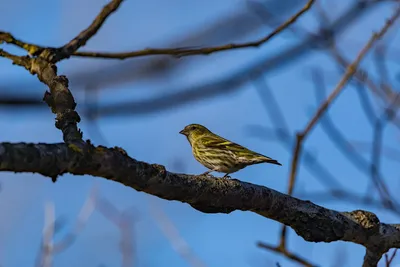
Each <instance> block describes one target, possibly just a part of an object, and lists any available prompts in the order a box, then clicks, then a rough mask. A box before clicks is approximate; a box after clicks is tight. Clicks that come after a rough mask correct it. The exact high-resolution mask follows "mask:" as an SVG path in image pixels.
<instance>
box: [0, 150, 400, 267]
mask: <svg viewBox="0 0 400 267" xmlns="http://www.w3.org/2000/svg"><path fill="white" fill-rule="evenodd" d="M86 146H87V148H86V151H88V153H85V154H83V153H81V152H79V151H75V150H74V149H73V148H71V147H69V146H68V145H66V144H63V143H59V144H30V143H13V144H12V143H0V171H14V172H30V173H40V174H42V175H44V176H49V177H54V176H57V175H62V174H64V173H71V174H75V175H84V174H88V175H92V176H98V177H103V178H106V179H109V180H113V181H116V182H119V183H121V184H123V185H125V186H128V187H131V188H133V189H136V190H137V191H144V192H146V193H149V194H152V195H155V196H158V197H160V198H163V199H167V200H177V201H181V202H184V203H188V204H189V205H191V206H192V207H193V208H195V209H197V210H199V211H201V212H204V213H230V212H232V211H235V210H241V211H252V212H254V213H257V214H259V215H261V216H263V217H266V218H269V219H272V220H275V221H278V222H280V223H282V224H285V225H287V226H290V227H291V228H292V229H293V230H294V231H295V232H296V233H297V234H298V235H299V236H301V237H303V238H304V240H306V241H309V242H333V241H338V240H342V241H347V242H353V243H356V244H360V245H363V246H364V247H366V248H367V250H368V253H367V256H368V257H367V256H366V259H371V262H372V263H371V264H372V265H371V264H370V265H365V266H374V265H373V264H374V263H373V259H375V258H376V257H373V255H380V256H382V255H383V254H384V253H385V252H386V251H388V250H389V249H390V248H399V247H400V225H391V224H385V223H381V222H380V221H379V219H378V218H377V216H376V215H375V214H373V213H371V212H368V211H363V210H355V211H352V212H338V211H334V210H330V209H326V208H324V207H321V206H318V205H316V204H313V203H312V202H310V201H304V200H300V199H297V198H294V197H292V196H289V195H286V194H282V193H280V192H278V191H275V190H273V189H270V188H267V187H263V186H259V185H255V184H251V183H246V182H241V181H239V180H236V179H233V180H224V179H213V178H210V177H207V176H195V175H187V174H177V173H172V172H168V171H167V170H166V169H165V167H164V166H161V165H157V164H148V163H145V162H141V161H137V160H135V159H132V158H130V157H129V156H128V155H127V154H126V152H124V151H121V149H118V148H106V147H102V146H98V147H94V146H92V145H91V144H90V143H86Z"/></svg>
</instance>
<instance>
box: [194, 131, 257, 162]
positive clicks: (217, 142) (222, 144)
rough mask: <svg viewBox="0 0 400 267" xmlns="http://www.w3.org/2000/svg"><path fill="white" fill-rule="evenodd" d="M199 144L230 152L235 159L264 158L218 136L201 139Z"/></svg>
mask: <svg viewBox="0 0 400 267" xmlns="http://www.w3.org/2000/svg"><path fill="white" fill-rule="evenodd" d="M201 143H202V144H203V145H204V146H205V147H207V148H216V149H218V148H219V149H224V150H226V151H230V152H232V153H233V154H234V155H235V156H236V157H245V158H247V157H255V156H261V157H265V156H263V155H261V154H258V153H256V152H254V151H251V150H250V149H247V148H245V147H243V146H241V145H239V144H236V143H234V142H232V141H229V140H227V139H225V138H222V137H220V136H217V135H215V136H204V137H202V138H201Z"/></svg>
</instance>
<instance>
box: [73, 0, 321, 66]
mask: <svg viewBox="0 0 400 267" xmlns="http://www.w3.org/2000/svg"><path fill="white" fill-rule="evenodd" d="M314 2H315V0H309V1H308V2H307V3H306V5H305V6H304V7H303V8H302V9H301V10H300V11H298V12H297V13H296V14H295V15H293V16H292V17H291V18H289V19H288V20H287V21H285V22H284V23H283V24H281V25H280V26H279V27H277V28H276V29H275V30H274V31H273V32H271V33H270V34H268V35H267V36H265V37H263V38H261V39H259V40H257V41H253V42H247V43H239V44H226V45H221V46H213V47H204V48H195V49H191V48H189V49H186V48H171V49H168V48H160V49H153V48H148V49H144V50H140V51H133V52H125V53H105V52H75V53H74V54H72V56H77V57H94V58H108V59H126V58H132V57H141V56H148V55H173V56H176V57H183V56H190V55H209V54H212V53H215V52H221V51H226V50H234V49H240V48H248V47H258V46H260V45H263V44H264V43H266V42H267V41H269V40H270V39H272V38H273V37H275V36H276V35H277V34H278V33H280V32H282V31H283V30H285V29H286V28H288V27H289V26H290V25H292V24H293V23H295V22H296V21H297V19H298V18H300V17H301V15H303V14H304V13H306V12H307V11H308V10H309V9H310V8H311V7H312V5H313V4H314Z"/></svg>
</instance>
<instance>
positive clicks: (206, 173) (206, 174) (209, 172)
mask: <svg viewBox="0 0 400 267" xmlns="http://www.w3.org/2000/svg"><path fill="white" fill-rule="evenodd" d="M211 172H212V171H206V172H205V173H202V174H200V176H203V175H205V176H212V175H211Z"/></svg>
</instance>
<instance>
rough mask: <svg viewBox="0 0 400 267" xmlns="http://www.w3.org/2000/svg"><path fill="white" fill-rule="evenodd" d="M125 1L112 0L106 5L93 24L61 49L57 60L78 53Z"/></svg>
mask: <svg viewBox="0 0 400 267" xmlns="http://www.w3.org/2000/svg"><path fill="white" fill-rule="evenodd" d="M122 1H123V0H112V1H111V2H110V3H108V4H107V5H105V6H104V7H103V9H102V10H101V12H100V13H99V14H98V15H97V17H96V18H95V19H94V20H93V22H92V24H90V26H89V27H88V28H86V29H85V30H83V31H82V32H80V33H79V34H78V35H77V36H76V37H75V38H74V39H72V40H71V41H70V42H68V43H67V44H66V45H64V46H63V47H62V48H60V51H61V52H60V53H58V54H57V60H56V61H60V60H61V59H64V58H68V57H69V56H70V55H71V54H73V53H74V52H76V51H77V50H78V49H79V48H80V47H82V46H84V45H85V44H86V42H87V41H89V39H90V38H92V36H93V35H95V34H96V33H97V31H98V30H99V29H100V28H101V26H103V23H104V22H105V21H106V19H107V18H108V17H109V16H110V15H111V14H112V13H113V12H115V11H116V10H117V9H118V7H119V6H120V4H121V3H122Z"/></svg>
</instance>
